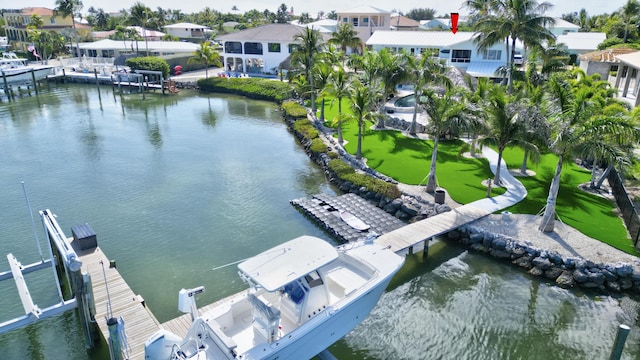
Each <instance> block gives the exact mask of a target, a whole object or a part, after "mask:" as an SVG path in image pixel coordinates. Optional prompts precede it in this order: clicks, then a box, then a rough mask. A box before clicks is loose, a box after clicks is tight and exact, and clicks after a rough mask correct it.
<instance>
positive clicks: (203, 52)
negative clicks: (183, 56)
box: [187, 41, 222, 78]
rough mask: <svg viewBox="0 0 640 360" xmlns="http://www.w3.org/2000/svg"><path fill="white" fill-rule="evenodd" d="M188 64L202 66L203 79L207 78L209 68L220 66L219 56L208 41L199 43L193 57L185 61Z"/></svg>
mask: <svg viewBox="0 0 640 360" xmlns="http://www.w3.org/2000/svg"><path fill="white" fill-rule="evenodd" d="M187 63H188V64H193V63H197V64H204V65H205V68H204V74H205V78H208V77H209V66H210V65H213V66H222V63H221V62H220V54H218V52H217V51H216V50H215V49H214V48H213V46H211V43H210V42H208V41H204V42H201V43H200V48H199V49H197V50H196V51H195V52H194V53H193V56H192V57H190V58H189V60H187Z"/></svg>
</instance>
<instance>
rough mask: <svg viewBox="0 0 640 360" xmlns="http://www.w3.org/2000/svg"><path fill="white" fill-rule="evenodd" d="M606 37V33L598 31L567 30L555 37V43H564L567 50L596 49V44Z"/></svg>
mask: <svg viewBox="0 0 640 360" xmlns="http://www.w3.org/2000/svg"><path fill="white" fill-rule="evenodd" d="M606 39H607V34H605V33H598V32H569V33H567V34H565V35H558V36H557V37H556V43H557V44H561V43H562V44H565V45H567V48H568V49H569V50H587V51H593V50H596V49H598V45H599V44H600V43H601V42H603V41H605V40H606Z"/></svg>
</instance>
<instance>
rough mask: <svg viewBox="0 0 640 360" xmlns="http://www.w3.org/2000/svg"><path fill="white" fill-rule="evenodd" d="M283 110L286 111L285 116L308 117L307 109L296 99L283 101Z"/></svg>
mask: <svg viewBox="0 0 640 360" xmlns="http://www.w3.org/2000/svg"><path fill="white" fill-rule="evenodd" d="M282 110H283V111H284V114H285V117H291V118H294V119H303V118H304V119H306V118H307V109H306V108H305V107H304V106H302V105H300V104H298V103H297V102H295V101H285V102H283V103H282Z"/></svg>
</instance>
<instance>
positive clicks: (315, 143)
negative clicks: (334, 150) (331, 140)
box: [310, 138, 327, 154]
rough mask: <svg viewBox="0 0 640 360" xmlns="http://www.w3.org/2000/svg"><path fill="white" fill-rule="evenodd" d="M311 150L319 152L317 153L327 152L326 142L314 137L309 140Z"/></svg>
mask: <svg viewBox="0 0 640 360" xmlns="http://www.w3.org/2000/svg"><path fill="white" fill-rule="evenodd" d="M310 149H311V151H312V152H314V153H316V154H319V153H324V152H327V144H325V143H324V141H322V139H320V138H315V139H313V140H312V141H311V148H310Z"/></svg>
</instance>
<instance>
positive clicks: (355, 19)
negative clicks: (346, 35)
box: [351, 17, 358, 27]
mask: <svg viewBox="0 0 640 360" xmlns="http://www.w3.org/2000/svg"><path fill="white" fill-rule="evenodd" d="M351 21H352V22H353V27H358V18H357V17H355V18H353V19H351Z"/></svg>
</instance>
